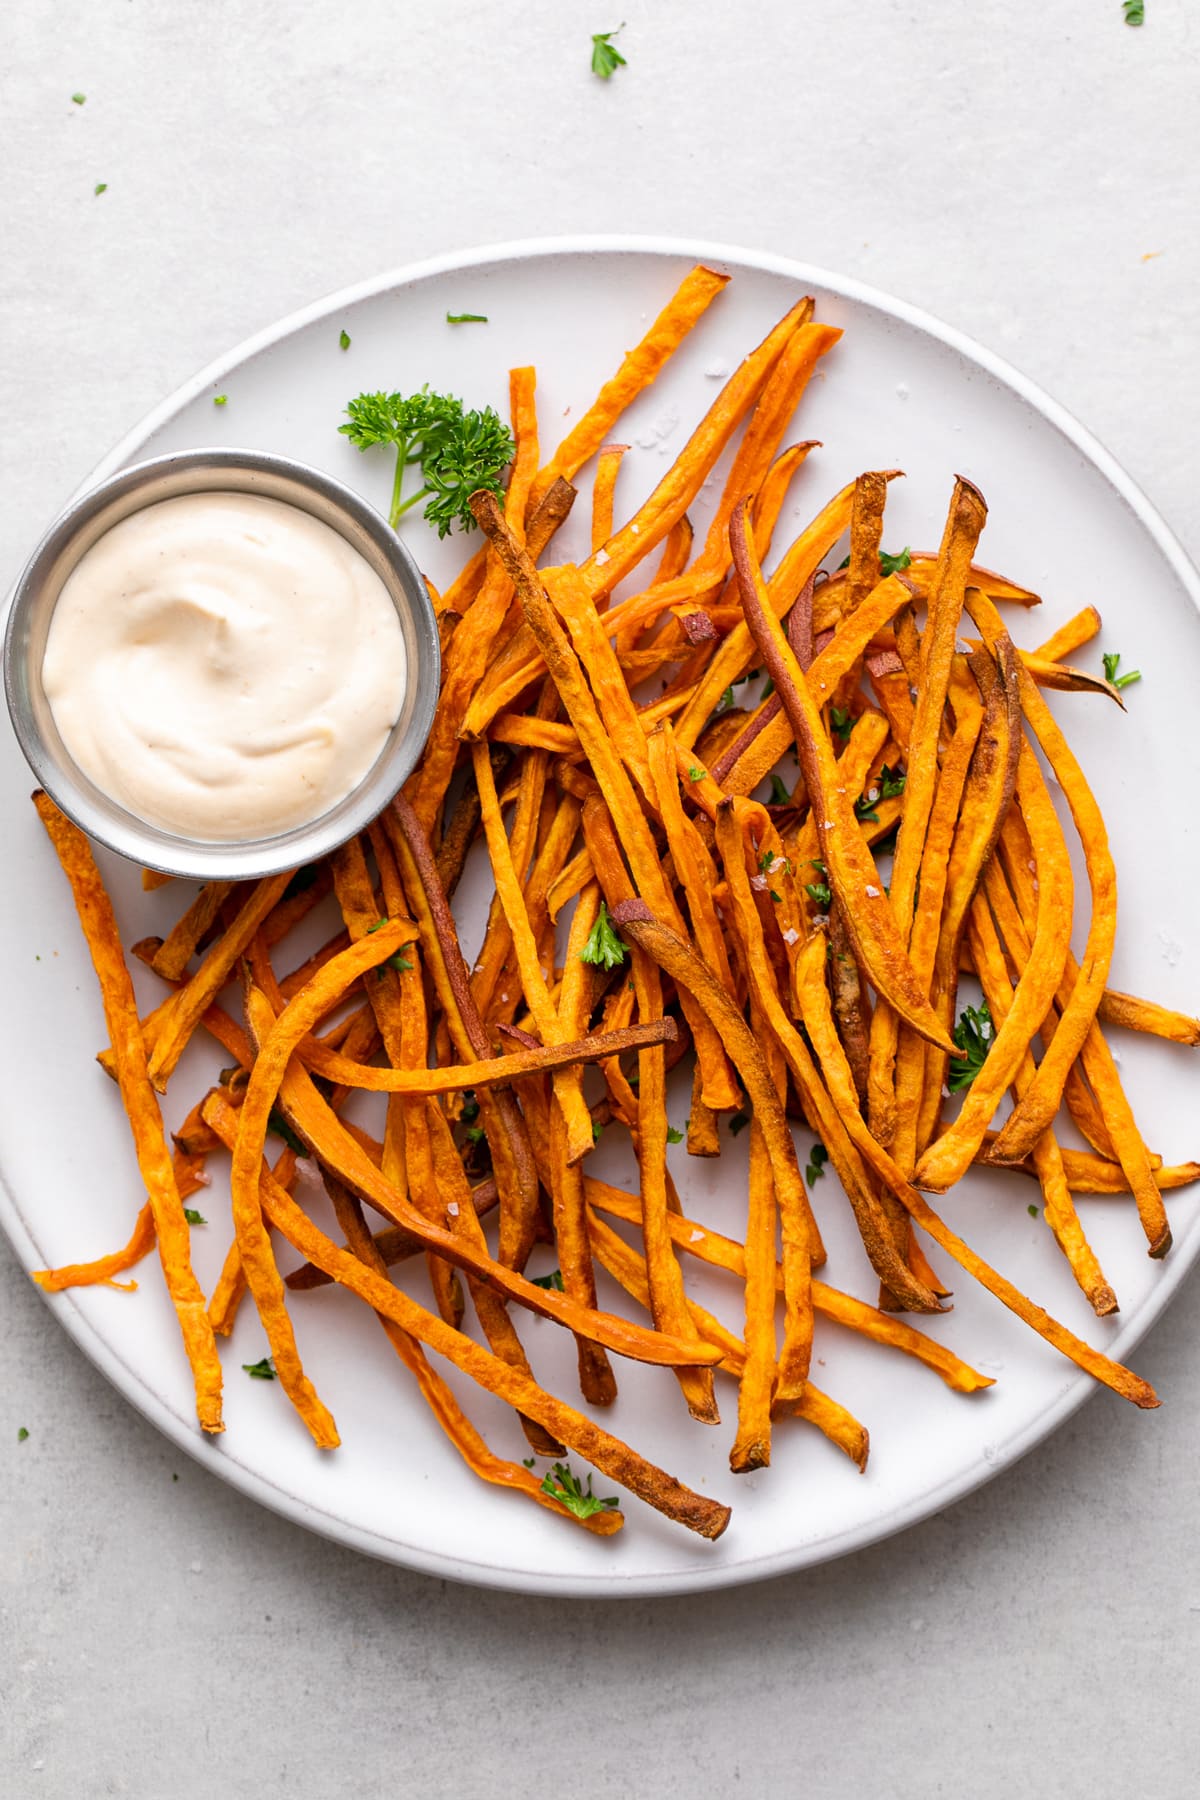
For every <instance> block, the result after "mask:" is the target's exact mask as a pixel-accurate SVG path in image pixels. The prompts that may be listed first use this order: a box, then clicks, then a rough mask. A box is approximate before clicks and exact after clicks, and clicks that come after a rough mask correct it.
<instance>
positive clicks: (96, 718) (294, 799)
mask: <svg viewBox="0 0 1200 1800" xmlns="http://www.w3.org/2000/svg"><path fill="white" fill-rule="evenodd" d="M406 672H407V663H406V657H405V650H404V638H403V635H402V631H401V626H400V621H399V618H398V616H397V613H396V609H395V606H394V605H393V603H392V600H391V598H390V596H389V594H388V591H387V588H386V587H385V586H384V583H383V581H382V580H381V579H380V577H379V576H378V575H377V574H376V573H375V571H374V569H372V568H371V566H370V564H369V563H368V562H367V561H366V559H365V558H364V557H363V556H362V555H361V554H360V553H359V551H358V550H356V549H355V548H354V546H353V545H352V544H350V543H348V542H347V540H346V539H345V538H343V537H342V536H341V534H340V533H339V532H337V531H335V530H334V529H333V528H332V527H331V526H329V525H326V524H324V523H323V522H322V521H321V520H320V519H316V518H313V517H312V515H311V514H309V513H306V512H303V511H302V510H301V509H300V508H299V507H295V506H290V505H288V504H287V503H286V502H285V501H282V500H272V499H267V498H264V497H260V496H258V495H251V494H238V493H205V494H186V495H181V496H179V497H178V498H176V499H173V500H162V501H159V502H158V503H157V504H155V505H152V506H147V507H144V508H142V510H141V511H140V512H136V513H133V514H131V515H130V516H129V517H128V518H126V519H123V520H121V522H120V523H119V524H117V525H114V526H113V527H112V528H111V530H109V531H107V532H105V534H104V536H103V537H101V538H99V539H98V540H97V542H96V543H95V544H93V545H92V547H91V548H90V549H89V550H88V551H86V552H85V554H84V555H83V556H82V557H81V558H80V561H79V562H78V563H77V565H76V567H75V568H74V569H73V570H72V572H71V574H70V575H69V576H68V578H67V580H66V582H65V583H64V585H63V589H62V593H61V594H60V596H59V599H58V603H57V605H56V607H55V609H54V616H53V618H52V620H51V623H50V631H49V636H48V638H47V642H46V654H45V659H44V662H43V668H42V674H43V682H44V686H45V691H46V696H47V698H48V700H49V702H50V707H51V711H52V712H53V714H54V721H55V724H56V725H57V727H58V730H59V732H60V734H61V736H62V740H63V743H64V744H65V745H66V748H67V750H68V751H69V753H70V755H71V756H72V757H73V758H74V760H75V762H76V763H77V764H78V766H79V768H80V769H81V770H82V771H83V772H84V773H85V774H86V775H88V776H90V778H91V779H92V781H94V782H95V784H96V786H97V787H99V788H102V789H103V790H104V791H105V792H106V793H107V794H109V795H110V796H111V797H112V798H113V799H114V800H117V801H118V802H120V804H121V805H123V806H125V807H128V809H129V810H130V811H131V812H134V813H136V814H138V815H139V816H140V817H141V818H143V819H145V820H147V821H149V822H151V823H153V824H156V825H160V826H162V827H164V828H165V829H167V830H168V831H173V832H177V833H178V834H179V835H181V836H184V837H191V838H203V839H207V840H212V841H225V842H235V841H238V840H242V839H248V838H258V837H268V836H271V835H273V834H275V833H278V832H281V831H286V830H287V829H289V828H290V827H292V826H294V825H300V824H303V823H305V822H306V821H308V820H311V819H314V818H316V817H318V816H319V815H320V814H321V813H324V812H327V811H328V810H329V808H330V807H332V806H335V805H336V804H337V802H338V801H339V800H341V799H343V798H344V797H345V796H346V795H347V794H348V793H350V792H351V791H352V789H353V788H355V787H356V786H357V785H358V783H359V782H360V781H361V780H362V778H363V776H365V775H366V773H367V771H368V770H369V769H370V767H371V765H372V763H374V761H375V759H376V757H377V756H378V755H379V753H380V751H381V750H382V749H383V747H384V743H385V741H386V739H387V735H388V732H389V731H390V730H391V727H392V726H393V725H394V724H395V722H396V719H397V718H398V717H399V713H400V708H401V705H402V703H403V699H404V686H405V677H406Z"/></svg>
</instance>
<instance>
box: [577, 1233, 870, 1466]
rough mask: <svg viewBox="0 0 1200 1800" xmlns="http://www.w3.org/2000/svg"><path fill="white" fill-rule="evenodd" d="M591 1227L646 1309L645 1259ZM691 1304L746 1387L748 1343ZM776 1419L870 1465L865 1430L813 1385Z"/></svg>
mask: <svg viewBox="0 0 1200 1800" xmlns="http://www.w3.org/2000/svg"><path fill="white" fill-rule="evenodd" d="M588 1226H589V1230H590V1231H591V1234H592V1241H593V1243H594V1244H595V1246H596V1254H597V1256H598V1257H599V1259H600V1261H601V1262H602V1263H603V1264H604V1267H605V1268H606V1269H607V1270H608V1272H609V1274H610V1275H611V1276H612V1277H613V1279H614V1280H615V1281H618V1282H620V1284H621V1286H622V1287H623V1288H624V1289H625V1291H626V1293H627V1294H631V1295H632V1296H633V1297H634V1299H635V1300H639V1301H640V1302H641V1304H642V1305H643V1306H648V1304H649V1293H648V1289H647V1286H646V1273H645V1261H644V1259H643V1258H642V1257H640V1256H639V1255H638V1253H637V1251H636V1250H634V1249H632V1248H631V1247H630V1245H628V1244H627V1243H626V1242H625V1240H624V1238H621V1237H619V1236H618V1235H617V1233H616V1232H615V1231H613V1230H612V1228H611V1226H609V1225H607V1224H606V1223H605V1221H604V1220H603V1219H598V1218H597V1217H596V1215H595V1213H594V1212H593V1213H591V1214H590V1215H589V1219H588ZM688 1305H689V1308H690V1311H691V1314H692V1317H693V1319H694V1320H695V1323H696V1325H697V1327H698V1328H699V1329H701V1330H705V1331H708V1332H709V1333H710V1334H711V1335H712V1337H713V1338H714V1340H716V1341H718V1342H719V1343H720V1345H721V1348H722V1349H723V1350H724V1352H725V1356H724V1360H723V1362H722V1364H721V1367H722V1369H723V1370H724V1371H725V1372H726V1373H727V1374H729V1375H733V1376H735V1377H736V1378H737V1380H738V1382H739V1383H740V1384H741V1385H742V1386H744V1385H745V1376H746V1363H747V1360H748V1359H747V1355H746V1348H745V1345H744V1344H743V1343H742V1342H741V1340H740V1339H739V1338H737V1337H735V1335H734V1333H733V1332H732V1331H729V1330H727V1329H726V1327H725V1326H724V1325H722V1324H721V1322H720V1320H719V1319H716V1318H714V1317H713V1315H712V1314H711V1313H710V1312H707V1311H706V1310H705V1308H704V1307H702V1306H700V1305H698V1304H697V1302H696V1301H694V1300H692V1301H689V1302H688ZM773 1416H775V1417H794V1418H801V1419H807V1420H808V1421H809V1422H810V1423H811V1424H814V1425H816V1427H817V1429H818V1430H819V1431H822V1432H823V1433H824V1434H825V1436H826V1437H827V1438H829V1439H830V1441H831V1442H832V1443H834V1444H836V1445H837V1446H838V1448H839V1450H842V1451H844V1452H845V1454H846V1455H847V1456H848V1457H849V1458H850V1460H851V1462H853V1463H856V1464H857V1465H858V1468H859V1470H860V1471H861V1470H862V1469H864V1468H865V1467H866V1461H867V1449H868V1438H867V1432H866V1429H865V1427H864V1426H862V1425H860V1424H859V1422H858V1420H857V1419H856V1418H855V1417H854V1415H853V1414H852V1413H849V1412H847V1410H846V1408H845V1407H844V1406H840V1405H839V1404H838V1402H837V1401H836V1400H831V1399H830V1398H829V1396H828V1394H823V1393H822V1392H821V1391H820V1389H819V1388H815V1387H814V1386H813V1384H812V1383H811V1382H807V1383H806V1384H805V1387H804V1390H803V1392H802V1393H800V1394H798V1395H797V1396H796V1397H795V1399H793V1400H787V1401H778V1402H776V1405H775V1410H774V1414H773Z"/></svg>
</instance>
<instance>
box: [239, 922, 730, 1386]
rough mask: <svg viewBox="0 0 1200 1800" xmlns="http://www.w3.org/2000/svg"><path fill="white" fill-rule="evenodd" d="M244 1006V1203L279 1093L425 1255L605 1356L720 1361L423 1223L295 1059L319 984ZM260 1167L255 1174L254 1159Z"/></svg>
mask: <svg viewBox="0 0 1200 1800" xmlns="http://www.w3.org/2000/svg"><path fill="white" fill-rule="evenodd" d="M397 937H398V933H397V932H396V931H395V929H394V928H393V927H391V926H386V925H385V926H384V927H383V928H382V930H380V931H378V932H376V933H375V934H374V935H373V936H372V937H369V938H362V939H360V941H359V942H358V943H357V944H353V945H351V947H350V949H349V950H345V951H343V952H342V955H341V957H339V958H338V960H337V963H336V965H331V970H330V971H327V973H330V974H331V976H333V977H336V978H337V980H338V981H339V982H340V983H341V984H342V985H343V986H345V985H347V983H348V982H349V981H353V980H355V979H357V977H358V976H359V975H361V974H363V973H365V972H366V971H367V970H368V969H370V968H373V967H376V966H378V964H379V963H380V962H382V961H383V960H385V958H386V956H387V955H389V954H391V952H392V951H393V950H394V949H395V947H396V942H397ZM381 940H382V942H381ZM246 1004H247V1018H248V1021H249V1023H250V1024H251V1026H252V1028H253V1029H254V1030H255V1034H256V1037H257V1039H258V1041H259V1053H258V1056H257V1058H256V1059H255V1065H254V1071H253V1072H252V1074H251V1077H250V1082H249V1084H248V1086H247V1089H246V1099H245V1101H244V1102H243V1106H242V1115H243V1125H242V1130H241V1133H240V1134H239V1139H238V1142H239V1145H240V1146H241V1154H240V1157H239V1158H238V1159H237V1160H236V1161H235V1164H234V1179H235V1181H237V1180H239V1179H240V1180H241V1182H242V1184H243V1186H242V1195H243V1204H245V1196H246V1193H247V1191H248V1188H249V1184H250V1181H251V1179H252V1170H251V1166H250V1150H251V1149H252V1148H253V1147H254V1145H255V1143H256V1142H257V1143H258V1145H259V1148H260V1150H261V1140H262V1137H263V1136H264V1134H265V1127H266V1120H267V1117H268V1115H269V1113H270V1110H271V1107H272V1105H273V1104H274V1102H275V1098H276V1095H278V1096H279V1097H280V1099H281V1101H282V1104H283V1108H284V1112H285V1115H286V1117H287V1119H288V1122H289V1124H290V1125H291V1126H292V1129H293V1130H294V1131H296V1132H297V1133H298V1135H299V1136H300V1137H301V1138H303V1139H304V1141H305V1142H306V1143H307V1144H308V1145H309V1147H310V1148H311V1150H312V1151H313V1153H314V1154H315V1155H316V1156H317V1157H318V1159H319V1160H320V1161H321V1162H322V1163H324V1164H326V1165H327V1166H329V1167H331V1168H332V1169H333V1171H334V1173H335V1174H336V1175H337V1176H338V1177H339V1179H340V1180H342V1181H344V1182H346V1183H347V1185H348V1186H350V1187H351V1188H353V1189H354V1191H355V1192H356V1193H358V1194H360V1195H361V1196H362V1198H363V1199H366V1200H369V1201H370V1203H371V1205H372V1206H374V1207H376V1208H377V1209H378V1210H379V1211H380V1212H382V1213H383V1214H384V1216H385V1217H387V1218H389V1219H391V1220H392V1221H393V1222H394V1223H395V1224H398V1225H402V1226H404V1227H406V1228H407V1229H408V1230H409V1231H411V1232H412V1233H413V1235H414V1236H416V1237H419V1238H420V1239H421V1240H422V1242H423V1243H425V1244H426V1246H427V1247H428V1248H430V1249H433V1250H436V1251H437V1252H438V1254H439V1255H442V1256H444V1257H445V1258H446V1260H447V1261H448V1262H452V1263H454V1264H455V1265H456V1266H457V1267H458V1268H460V1269H462V1270H463V1271H464V1273H469V1274H473V1275H478V1276H480V1277H481V1278H482V1279H483V1280H485V1281H489V1282H490V1283H491V1284H492V1285H493V1286H494V1287H496V1288H498V1289H499V1290H500V1291H501V1292H502V1293H505V1294H507V1295H508V1296H509V1298H510V1299H514V1300H519V1301H520V1302H521V1304H522V1305H523V1306H527V1307H528V1308H529V1309H530V1311H532V1312H536V1313H540V1314H541V1315H542V1317H543V1318H547V1319H553V1320H554V1321H555V1322H556V1323H558V1324H560V1325H563V1326H565V1327H566V1328H567V1329H568V1330H569V1331H574V1332H583V1333H584V1334H585V1335H587V1336H590V1337H594V1338H595V1340H596V1342H597V1343H601V1344H603V1345H604V1346H605V1347H606V1348H607V1349H610V1350H615V1351H616V1352H617V1354H618V1355H621V1356H631V1357H633V1359H634V1360H635V1361H640V1362H649V1363H655V1364H659V1365H663V1364H665V1365H666V1366H668V1367H674V1366H675V1364H680V1365H681V1366H685V1365H689V1364H695V1365H696V1366H705V1365H707V1364H709V1363H711V1362H715V1361H716V1360H718V1359H717V1355H716V1352H715V1351H714V1350H713V1348H712V1346H711V1345H707V1344H701V1343H690V1342H689V1343H683V1342H681V1341H680V1340H677V1339H673V1338H671V1337H668V1336H666V1335H665V1334H663V1333H660V1332H653V1331H646V1330H644V1329H642V1327H640V1326H635V1325H631V1324H629V1323H628V1322H627V1321H626V1320H624V1319H617V1318H614V1317H613V1316H612V1315H611V1314H609V1313H605V1312H597V1311H592V1310H590V1309H588V1308H585V1307H581V1306H577V1305H576V1304H575V1302H574V1301H572V1300H569V1299H568V1298H567V1296H566V1295H565V1294H557V1293H553V1292H550V1291H548V1290H546V1289H544V1288H539V1287H537V1286H536V1285H535V1284H534V1283H533V1282H530V1281H527V1280H526V1279H525V1277H524V1276H523V1275H519V1274H517V1273H516V1271H515V1270H512V1269H508V1268H506V1267H504V1265H503V1264H502V1263H499V1262H495V1261H493V1260H492V1259H491V1258H490V1257H489V1256H486V1255H484V1254H482V1253H480V1252H479V1251H477V1250H476V1249H475V1248H474V1247H473V1246H472V1245H470V1244H468V1243H466V1242H464V1241H463V1239H461V1238H460V1237H456V1236H453V1235H452V1234H451V1233H449V1232H447V1231H444V1230H443V1229H442V1228H441V1227H440V1226H438V1225H435V1224H433V1223H432V1221H430V1220H429V1219H426V1218H425V1217H424V1216H423V1215H422V1214H420V1213H419V1212H417V1211H416V1209H415V1208H414V1207H412V1206H411V1205H410V1204H409V1203H408V1201H406V1200H405V1198H404V1196H403V1195H402V1194H401V1193H400V1192H399V1191H398V1190H397V1189H396V1188H394V1187H393V1186H392V1184H391V1183H390V1182H389V1181H387V1180H386V1179H385V1178H384V1176H383V1175H382V1173H381V1171H380V1170H379V1168H378V1167H377V1166H376V1165H375V1164H374V1163H373V1162H372V1161H371V1159H370V1157H369V1156H367V1155H366V1153H365V1152H364V1151H363V1149H362V1147H361V1146H360V1145H359V1143H358V1142H357V1140H356V1139H355V1138H354V1137H353V1136H352V1135H351V1133H350V1132H348V1131H347V1130H346V1129H345V1127H344V1126H343V1125H342V1122H341V1120H340V1119H338V1118H337V1116H336V1114H334V1113H333V1112H332V1111H331V1109H330V1108H329V1106H328V1105H327V1103H326V1102H325V1101H324V1100H323V1099H322V1097H321V1095H320V1094H319V1093H318V1091H317V1089H316V1088H315V1087H314V1086H313V1084H312V1081H311V1079H310V1078H309V1076H308V1075H307V1074H305V1072H304V1070H303V1069H302V1068H300V1067H299V1065H298V1064H296V1063H295V1062H292V1060H291V1059H292V1053H293V1051H294V1050H295V1047H296V1043H297V1042H298V1040H299V1039H300V1038H301V1037H302V1036H303V1035H304V1034H305V1031H306V1030H307V1028H308V1025H309V1023H310V1021H311V1019H312V1017H313V1014H314V1012H315V1010H316V1009H317V1007H318V1006H320V1005H321V1004H323V995H322V993H321V991H320V988H319V986H318V984H317V983H316V982H314V983H313V985H312V987H311V988H310V989H309V991H308V992H307V993H306V994H304V995H301V996H299V997H298V998H297V999H295V1000H293V1001H292V1002H291V1003H290V1004H289V1006H288V1008H287V1010H286V1011H285V1012H284V1013H282V1014H281V1015H280V1017H279V1019H278V1020H276V1019H275V1017H274V1014H273V1013H272V1011H271V1007H270V1004H269V1002H268V1001H267V999H266V997H265V995H263V994H262V993H261V992H260V991H259V990H257V989H255V988H251V989H250V991H249V993H248V994H247V1002H246ZM289 1064H290V1066H289ZM252 1100H253V1102H254V1110H253V1111H252V1112H249V1113H247V1111H246V1108H247V1107H248V1106H250V1104H251V1101H252ZM247 1120H248V1121H249V1123H247V1122H246V1121H247ZM254 1166H255V1168H257V1162H256V1163H255V1165H254ZM535 1416H536V1415H535Z"/></svg>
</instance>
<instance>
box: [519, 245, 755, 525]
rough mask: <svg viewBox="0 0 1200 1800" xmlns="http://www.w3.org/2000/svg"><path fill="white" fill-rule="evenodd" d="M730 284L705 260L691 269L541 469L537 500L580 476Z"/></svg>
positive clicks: (533, 498)
mask: <svg viewBox="0 0 1200 1800" xmlns="http://www.w3.org/2000/svg"><path fill="white" fill-rule="evenodd" d="M728 282H729V276H728V275H722V274H719V273H718V271H717V270H716V269H707V268H705V266H704V264H703V263H697V265H696V267H695V268H694V269H689V271H688V273H687V274H686V275H685V276H684V278H683V280H682V282H681V283H680V284H679V286H678V288H677V289H676V290H675V292H674V294H673V295H672V296H671V298H670V300H669V301H668V302H667V304H666V306H664V308H663V310H662V311H661V312H660V313H659V315H658V317H657V318H656V319H655V321H654V323H653V325H652V326H651V327H650V329H649V331H648V332H647V333H646V335H645V337H644V338H643V339H642V340H641V342H640V343H639V344H638V345H637V346H636V348H635V349H633V350H630V351H629V352H628V353H627V354H626V356H625V358H624V360H623V361H622V363H621V366H620V368H619V369H618V370H617V372H616V374H615V375H613V376H611V377H610V378H609V380H608V381H606V382H605V384H604V386H603V387H602V388H601V389H600V392H599V393H598V394H597V396H596V398H595V400H594V401H593V402H592V404H591V406H589V407H588V409H587V411H586V412H585V413H584V414H583V417H582V418H581V419H580V420H579V421H578V423H577V424H576V425H574V426H572V428H571V430H570V431H569V432H568V434H567V436H566V437H565V438H564V439H563V441H562V443H561V444H560V445H559V447H558V449H557V450H556V451H555V452H554V455H553V456H552V457H551V459H550V461H549V462H548V463H547V464H546V466H545V468H543V469H541V470H540V471H539V473H538V476H537V479H536V480H535V482H534V484H533V491H532V493H531V495H530V500H531V503H532V504H535V505H536V504H537V502H538V501H539V500H540V499H541V498H542V495H543V494H544V493H545V492H546V491H547V489H548V488H549V486H550V483H551V482H552V481H553V480H554V479H555V477H556V476H559V475H565V476H567V477H568V478H570V477H572V476H574V475H576V474H577V473H578V472H579V470H580V469H581V468H582V467H583V465H584V463H585V462H587V461H589V459H590V458H591V457H592V456H594V455H595V453H596V451H597V450H599V448H600V446H601V444H603V442H604V440H605V438H606V437H607V436H608V434H609V432H610V431H611V430H612V428H613V426H614V425H615V424H616V422H617V420H618V419H619V418H620V416H621V414H622V413H623V412H625V411H626V409H627V408H628V407H629V406H630V405H632V403H633V401H634V400H636V399H637V397H638V395H639V394H640V393H642V392H643V391H644V389H646V388H648V387H649V386H650V384H651V382H652V381H653V380H654V379H655V377H656V376H657V375H658V374H659V372H660V370H661V369H662V368H663V366H664V364H665V363H666V362H667V361H668V359H669V358H670V357H671V356H673V355H674V353H675V351H676V350H677V349H678V348H679V346H680V344H681V343H682V342H683V340H684V338H685V337H687V335H688V333H689V332H690V331H691V330H692V329H693V327H694V326H695V325H696V324H697V323H698V321H699V320H700V319H701V318H702V317H703V315H704V313H705V312H706V311H707V309H708V308H709V307H710V306H711V305H712V303H713V301H714V300H715V299H716V297H717V295H718V294H719V293H721V291H722V290H723V289H724V288H725V287H726V286H727V285H728Z"/></svg>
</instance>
